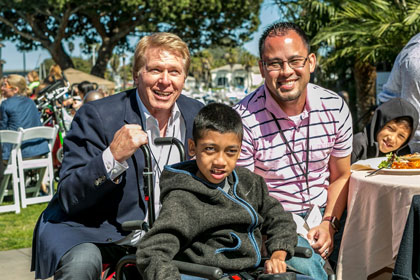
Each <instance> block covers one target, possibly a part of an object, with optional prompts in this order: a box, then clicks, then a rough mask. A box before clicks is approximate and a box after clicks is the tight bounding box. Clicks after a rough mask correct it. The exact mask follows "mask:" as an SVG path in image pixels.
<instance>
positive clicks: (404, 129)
mask: <svg viewBox="0 0 420 280" xmlns="http://www.w3.org/2000/svg"><path fill="white" fill-rule="evenodd" d="M418 123H419V113H418V112H417V110H416V107H414V106H413V105H412V104H411V103H410V102H408V101H406V100H404V99H402V98H394V99H391V100H390V101H388V102H385V103H383V104H382V105H381V106H379V107H378V108H377V109H376V110H375V113H374V115H373V118H372V121H371V123H370V124H368V125H367V126H366V127H365V128H364V129H363V131H361V132H359V133H357V134H355V135H354V138H353V151H352V153H351V163H352V164H353V163H355V162H356V161H358V160H361V159H367V158H373V157H384V156H385V155H386V154H388V153H390V152H396V153H397V155H404V154H408V153H410V150H409V149H404V148H405V147H407V145H408V142H409V141H410V140H411V139H412V138H413V137H414V133H415V130H414V127H417V125H418Z"/></svg>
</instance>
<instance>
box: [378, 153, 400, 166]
mask: <svg viewBox="0 0 420 280" xmlns="http://www.w3.org/2000/svg"><path fill="white" fill-rule="evenodd" d="M394 160H398V157H397V156H396V155H395V154H394V153H392V152H391V153H389V154H387V155H386V160H383V161H381V163H380V164H379V165H378V168H388V167H391V165H392V163H393V162H394Z"/></svg>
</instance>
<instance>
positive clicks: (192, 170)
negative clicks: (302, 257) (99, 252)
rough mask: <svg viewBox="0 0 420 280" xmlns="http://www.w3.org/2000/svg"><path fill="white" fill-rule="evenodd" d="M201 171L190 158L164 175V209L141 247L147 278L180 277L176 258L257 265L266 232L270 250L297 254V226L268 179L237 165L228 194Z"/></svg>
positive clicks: (230, 267)
mask: <svg viewBox="0 0 420 280" xmlns="http://www.w3.org/2000/svg"><path fill="white" fill-rule="evenodd" d="M196 172H197V165H196V162H195V161H188V162H183V163H179V164H176V165H172V166H167V167H165V170H164V172H163V173H162V176H161V181H160V187H161V198H160V199H161V201H162V209H161V211H160V214H159V218H158V219H157V220H156V222H155V223H154V225H153V227H152V229H151V230H150V231H149V232H148V233H147V234H146V235H145V236H144V238H143V239H142V240H141V241H140V242H139V246H138V249H137V265H138V267H139V269H140V271H143V274H144V277H145V279H179V272H178V270H177V268H176V267H175V266H174V265H173V263H172V262H171V261H172V259H173V258H176V259H179V260H184V261H188V262H193V263H197V264H204V265H211V266H217V267H220V268H222V269H223V270H236V271H238V270H246V269H252V268H255V267H256V266H257V265H258V264H259V263H260V261H261V255H260V250H261V245H262V234H267V242H266V246H267V250H268V253H269V254H271V253H272V252H274V251H276V250H285V251H286V252H288V257H291V256H293V254H294V247H295V246H296V243H297V235H296V225H295V223H294V221H293V219H292V216H291V214H290V213H287V212H285V211H284V210H283V207H282V206H281V204H280V203H279V202H278V201H277V200H276V199H275V198H273V197H270V196H269V194H268V189H267V186H266V184H265V182H264V179H263V178H262V177H260V176H258V175H256V174H254V173H252V172H250V171H249V170H247V169H245V168H241V167H237V168H235V170H234V171H233V173H232V174H231V175H229V176H228V178H227V179H228V182H229V185H230V186H231V187H230V190H229V191H228V192H225V191H224V190H223V186H216V185H213V184H210V183H208V182H205V181H204V180H202V179H200V178H198V177H196V176H195V174H196Z"/></svg>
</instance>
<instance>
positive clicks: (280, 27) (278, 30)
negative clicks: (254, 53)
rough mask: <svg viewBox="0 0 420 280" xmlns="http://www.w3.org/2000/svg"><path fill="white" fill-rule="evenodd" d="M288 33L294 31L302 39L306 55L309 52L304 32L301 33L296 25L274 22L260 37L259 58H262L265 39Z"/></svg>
mask: <svg viewBox="0 0 420 280" xmlns="http://www.w3.org/2000/svg"><path fill="white" fill-rule="evenodd" d="M289 31H295V32H296V33H297V34H298V35H299V37H300V38H301V39H302V41H303V43H304V45H305V47H306V49H307V50H308V53H309V52H310V51H311V48H310V42H309V38H308V36H307V35H306V33H305V31H303V30H302V29H301V28H300V27H299V26H298V25H297V24H295V23H292V22H275V23H273V24H272V25H270V26H268V27H267V28H266V29H265V30H264V32H263V34H262V35H261V38H260V41H259V44H258V48H259V51H260V58H262V55H263V52H264V43H265V40H266V39H267V37H274V36H284V35H286V34H287V33H288V32H289Z"/></svg>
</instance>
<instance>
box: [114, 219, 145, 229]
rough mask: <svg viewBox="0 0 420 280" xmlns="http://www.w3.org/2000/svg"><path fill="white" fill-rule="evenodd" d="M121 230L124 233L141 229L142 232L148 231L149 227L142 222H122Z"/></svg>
mask: <svg viewBox="0 0 420 280" xmlns="http://www.w3.org/2000/svg"><path fill="white" fill-rule="evenodd" d="M121 228H122V229H123V230H124V231H134V230H139V229H142V230H144V231H148V230H149V225H148V224H147V222H145V221H143V220H135V221H126V222H123V223H122V224H121Z"/></svg>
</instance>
